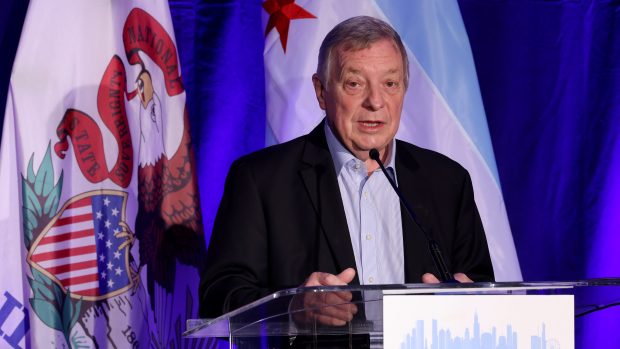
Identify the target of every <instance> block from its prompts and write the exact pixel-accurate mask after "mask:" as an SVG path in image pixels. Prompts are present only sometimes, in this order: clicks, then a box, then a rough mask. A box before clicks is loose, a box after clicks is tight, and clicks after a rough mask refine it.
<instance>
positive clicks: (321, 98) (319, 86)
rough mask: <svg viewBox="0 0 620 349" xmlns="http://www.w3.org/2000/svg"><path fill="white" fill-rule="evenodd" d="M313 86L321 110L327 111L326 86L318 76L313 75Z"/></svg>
mask: <svg viewBox="0 0 620 349" xmlns="http://www.w3.org/2000/svg"><path fill="white" fill-rule="evenodd" d="M312 85H314V93H315V94H316V100H317V101H318V102H319V106H320V107H321V109H323V110H325V86H323V83H322V82H321V80H320V79H319V76H318V75H317V74H314V75H312Z"/></svg>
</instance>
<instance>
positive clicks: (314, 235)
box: [199, 123, 493, 317]
mask: <svg viewBox="0 0 620 349" xmlns="http://www.w3.org/2000/svg"><path fill="white" fill-rule="evenodd" d="M323 128H324V124H323V123H321V124H320V125H319V126H317V127H316V128H315V129H314V130H313V131H312V132H311V133H310V134H308V135H305V136H302V137H299V138H297V139H294V140H292V141H290V142H286V143H283V144H280V145H275V146H272V147H268V148H265V149H263V150H260V151H257V152H255V153H252V154H249V155H247V156H244V157H242V158H240V159H238V160H237V161H235V162H234V163H233V164H232V166H231V168H230V171H229V173H228V177H227V179H226V186H225V189H224V195H223V197H222V201H221V203H220V207H219V210H218V213H217V216H216V219H215V223H214V227H213V233H212V236H211V239H210V243H209V247H208V251H207V258H206V263H207V266H206V269H205V272H204V273H203V275H202V277H201V282H200V291H199V293H200V315H201V316H203V317H216V316H219V315H221V314H223V313H225V312H228V311H230V310H233V309H235V308H237V307H240V306H242V305H245V304H247V303H250V302H252V301H254V300H257V299H259V298H261V297H264V296H266V295H268V294H270V293H272V292H275V291H277V290H281V289H284V288H290V287H297V286H299V285H301V284H302V283H303V282H304V281H305V280H306V278H307V277H308V276H309V275H310V274H311V273H312V272H314V271H322V272H329V273H332V274H337V273H340V272H341V271H342V270H344V269H346V268H348V267H353V268H355V267H356V265H355V258H354V255H353V248H352V246H351V241H350V238H349V230H348V227H347V221H346V217H345V213H344V208H343V204H342V199H341V196H340V189H339V187H338V181H337V178H336V172H335V170H334V164H333V161H332V158H331V154H330V152H329V149H328V146H327V141H326V139H325V133H324V129H323ZM396 176H397V178H398V183H399V187H400V189H401V190H402V192H403V194H404V196H405V197H406V198H407V199H408V200H409V201H410V203H411V206H412V208H413V210H414V211H415V213H416V215H417V216H418V220H419V221H420V222H421V224H422V226H423V227H424V228H425V229H426V230H427V231H428V232H429V233H430V234H431V235H432V236H433V237H434V239H435V240H437V241H438V242H439V244H440V246H441V248H442V250H443V254H444V257H445V259H446V263H447V265H448V268H449V269H450V270H451V271H452V272H453V273H457V272H463V273H465V274H467V275H468V276H469V277H470V278H472V279H473V280H474V281H490V280H493V268H492V265H491V259H490V256H489V251H488V247H487V242H486V238H485V235H484V230H483V227H482V223H481V221H480V216H479V214H478V210H477V208H476V204H475V202H474V193H473V189H472V185H471V179H470V178H469V174H468V173H467V171H466V170H465V169H464V168H463V167H461V166H460V165H459V164H458V163H456V162H455V161H452V160H450V159H449V158H447V157H445V156H443V155H441V154H439V153H436V152H433V151H430V150H426V149H422V148H419V147H416V146H414V145H412V144H409V143H406V142H402V141H397V142H396ZM401 216H402V227H403V246H404V249H405V251H404V252H405V253H404V256H405V257H404V258H405V281H406V282H407V283H416V282H421V277H422V275H423V274H424V273H427V272H429V273H433V274H436V275H437V273H436V271H435V268H434V265H433V261H432V259H431V256H430V253H429V252H428V249H427V243H426V241H425V239H424V237H423V234H422V232H421V231H418V229H417V228H416V227H415V225H414V224H413V222H411V220H410V218H409V217H408V216H407V214H406V212H405V209H404V208H403V207H402V205H401ZM353 284H359V280H358V279H357V276H356V278H355V280H354V281H353Z"/></svg>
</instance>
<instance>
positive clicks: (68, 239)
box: [0, 0, 207, 348]
mask: <svg viewBox="0 0 620 349" xmlns="http://www.w3.org/2000/svg"><path fill="white" fill-rule="evenodd" d="M4 121H5V125H4V134H3V137H2V148H1V157H0V192H1V196H2V200H1V201H0V255H1V256H2V262H3V267H2V268H0V337H1V338H0V347H13V348H29V347H32V348H54V347H55V348H160V347H167V348H178V347H190V346H203V345H205V344H207V343H196V342H195V341H189V340H187V341H185V340H182V339H181V337H180V336H181V332H182V331H183V329H184V322H185V319H187V318H192V317H195V315H196V307H197V303H198V302H197V299H198V298H197V297H196V292H197V282H198V279H199V267H200V264H201V263H200V258H201V257H202V256H203V255H204V249H205V245H204V240H203V239H204V238H203V234H202V222H201V220H200V210H199V201H198V197H197V190H196V184H195V183H196V182H195V178H194V165H193V163H192V161H193V156H192V152H191V149H190V139H189V132H188V119H187V115H186V110H185V91H184V88H183V80H182V78H181V69H180V67H179V57H178V53H177V47H176V44H175V40H174V33H173V28H172V22H171V18H170V13H169V9H168V4H167V2H166V1H126V2H125V1H96V2H84V1H69V0H63V1H43V0H41V1H39V0H32V1H30V5H29V9H28V13H27V17H26V21H25V24H24V28H23V32H22V37H21V40H20V44H19V48H18V52H17V56H16V59H15V63H14V66H13V72H12V76H11V83H10V90H9V94H8V100H7V107H6V112H5V118H4Z"/></svg>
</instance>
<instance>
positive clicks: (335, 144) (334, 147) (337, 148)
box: [324, 121, 396, 175]
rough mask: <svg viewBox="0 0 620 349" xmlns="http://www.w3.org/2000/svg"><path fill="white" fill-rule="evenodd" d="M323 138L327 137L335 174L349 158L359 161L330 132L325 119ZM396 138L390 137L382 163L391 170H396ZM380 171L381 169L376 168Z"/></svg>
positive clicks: (338, 172) (337, 173)
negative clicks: (386, 154)
mask: <svg viewBox="0 0 620 349" xmlns="http://www.w3.org/2000/svg"><path fill="white" fill-rule="evenodd" d="M324 128H325V138H326V139H327V147H328V148H329V152H330V153H331V155H332V160H333V161H334V167H335V169H336V175H339V174H340V171H341V170H342V167H344V165H345V164H347V163H348V162H350V161H351V160H356V161H359V162H361V160H359V159H357V158H356V157H355V156H353V154H351V152H350V151H349V150H348V149H347V148H345V147H344V146H343V145H342V143H340V141H339V140H338V138H336V135H334V133H333V132H332V129H331V127H329V125H328V123H327V121H326V122H325V127H324ZM395 159H396V139H392V142H391V144H390V147H389V155H388V159H387V162H386V163H385V164H384V165H385V168H388V169H391V171H394V172H396V170H395V169H394V164H395V163H396V162H395V161H396V160H395ZM377 170H378V171H381V169H377Z"/></svg>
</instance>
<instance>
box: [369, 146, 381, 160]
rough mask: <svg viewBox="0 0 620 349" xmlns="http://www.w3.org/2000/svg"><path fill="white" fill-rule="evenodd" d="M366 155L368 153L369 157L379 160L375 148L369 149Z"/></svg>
mask: <svg viewBox="0 0 620 349" xmlns="http://www.w3.org/2000/svg"><path fill="white" fill-rule="evenodd" d="M368 155H370V158H371V159H373V160H375V161H379V151H378V150H377V149H375V148H372V149H370V151H369V152H368Z"/></svg>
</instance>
